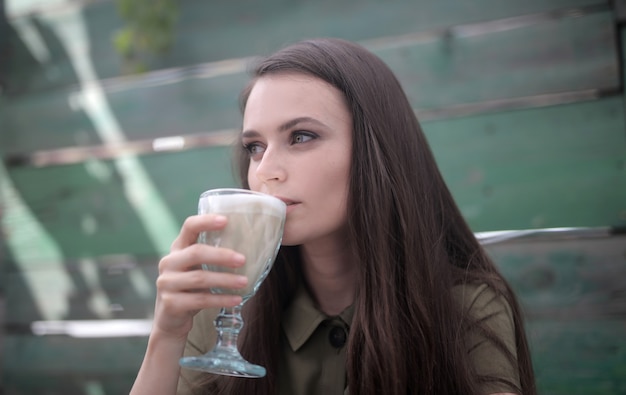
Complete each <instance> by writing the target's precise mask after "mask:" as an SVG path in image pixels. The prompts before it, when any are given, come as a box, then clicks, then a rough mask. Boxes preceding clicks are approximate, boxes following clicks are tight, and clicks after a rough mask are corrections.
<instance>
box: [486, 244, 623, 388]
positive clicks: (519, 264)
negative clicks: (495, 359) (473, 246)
mask: <svg viewBox="0 0 626 395" xmlns="http://www.w3.org/2000/svg"><path fill="white" fill-rule="evenodd" d="M625 246H626V236H625V235H621V236H614V237H609V238H590V239H560V240H527V241H517V242H516V241H510V242H507V243H503V244H495V245H491V246H489V247H488V251H489V253H490V255H491V256H492V258H493V259H494V261H495V262H496V263H497V265H498V266H499V267H500V270H501V271H502V273H503V275H504V276H505V277H506V278H507V279H508V280H509V281H510V282H511V285H512V286H513V288H514V289H515V290H516V292H517V295H518V297H519V299H520V301H521V303H522V305H523V307H524V310H525V313H526V316H527V318H528V325H527V332H528V335H529V338H530V345H531V353H532V357H533V364H534V367H535V372H536V375H537V386H538V388H539V393H542V394H563V395H565V394H568V395H571V394H580V395H583V394H607V395H608V394H622V393H625V392H624V391H625V390H626V384H625V383H626V369H624V367H626V352H625V351H626V338H625V337H624V328H625V327H626V283H625V282H624V281H623V279H624V278H625V277H626V254H625V253H626V249H625Z"/></svg>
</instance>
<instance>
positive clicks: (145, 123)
mask: <svg viewBox="0 0 626 395" xmlns="http://www.w3.org/2000/svg"><path fill="white" fill-rule="evenodd" d="M376 51H377V52H378V53H379V54H380V55H381V56H382V57H383V59H384V60H385V61H387V62H388V63H389V65H390V67H392V68H393V69H394V70H396V71H397V72H398V74H399V77H400V79H401V80H402V82H403V83H404V86H405V89H406V91H407V93H408V95H409V97H410V99H411V101H412V105H413V106H414V107H415V108H417V109H429V108H440V107H446V106H452V105H457V104H461V103H475V102H481V101H485V100H497V99H508V98H516V97H520V96H532V95H542V94H554V93H560V92H565V91H572V90H574V91H577V90H585V89H611V90H617V89H618V87H619V86H620V77H619V70H618V60H617V50H616V39H615V32H614V21H613V17H612V15H611V14H610V13H608V12H604V13H596V14H592V15H588V16H584V17H580V18H570V19H565V20H562V21H559V22H554V23H544V24H538V25H531V26H525V27H523V28H519V29H515V30H511V31H505V32H499V33H493V34H486V35H480V36H474V37H453V38H450V39H445V38H443V37H441V38H439V39H438V40H436V41H432V42H426V43H421V44H417V43H416V44H415V45H413V44H412V45H408V46H406V47H402V48H390V49H386V50H383V49H380V48H379V49H377V50H376ZM172 78H174V79H173V80H172V81H171V82H172V83H165V84H161V83H159V84H158V85H156V86H152V87H135V88H132V89H126V90H116V91H110V92H108V93H107V94H106V98H105V100H106V101H105V102H104V104H103V106H104V107H103V108H104V110H103V113H109V114H111V115H112V116H113V118H114V119H116V120H117V123H118V124H119V125H120V128H121V131H122V132H123V133H124V134H125V135H126V136H127V137H128V139H131V140H134V139H143V138H153V137H158V136H171V135H178V134H186V133H198V132H208V131H213V130H219V129H222V128H237V127H238V125H239V124H240V115H239V112H238V106H237V96H238V94H239V92H240V90H241V89H242V88H243V87H244V86H245V84H246V81H247V76H246V75H245V73H243V72H237V73H235V74H232V75H226V76H221V77H215V78H207V79H195V78H183V79H182V80H179V79H178V77H177V76H173V77H172ZM79 103H80V96H79V95H77V91H76V90H75V89H74V90H73V89H70V88H63V89H60V90H51V91H46V92H42V93H38V94H33V95H25V96H23V97H19V98H12V99H10V100H7V101H6V103H4V105H3V106H2V108H0V129H1V130H3V133H2V134H1V135H0V154H1V153H5V154H6V153H7V152H25V153H27V152H31V151H34V150H40V149H52V148H62V147H67V146H74V145H89V144H98V143H100V142H101V140H102V138H101V137H100V136H99V135H98V133H97V132H96V130H98V126H99V125H98V124H96V122H101V121H99V120H97V119H96V118H94V117H92V118H94V119H90V118H89V117H88V116H87V112H86V111H85V110H84V109H83V108H81V107H80V105H79ZM72 106H73V107H72ZM103 127H108V126H104V125H101V127H100V128H103Z"/></svg>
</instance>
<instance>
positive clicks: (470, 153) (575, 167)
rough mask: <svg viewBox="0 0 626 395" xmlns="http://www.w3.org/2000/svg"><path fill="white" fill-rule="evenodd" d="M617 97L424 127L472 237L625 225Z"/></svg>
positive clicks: (624, 144)
mask: <svg viewBox="0 0 626 395" xmlns="http://www.w3.org/2000/svg"><path fill="white" fill-rule="evenodd" d="M623 109H624V104H623V100H622V98H621V97H615V98H608V99H604V100H600V101H592V102H584V103H577V104H571V105H563V106H553V107H546V108H540V109H529V110H520V111H511V112H506V113H493V114H484V115H479V116H473V117H466V118H459V119H450V120H442V121H436V122H427V123H425V124H424V130H425V133H426V135H427V137H428V139H429V142H430V144H431V146H432V149H433V151H434V153H435V156H436V158H437V161H438V163H439V166H440V169H441V171H442V173H443V175H444V177H445V179H446V181H447V183H448V185H449V187H450V189H451V190H452V193H453V195H454V196H455V199H456V200H457V203H458V204H459V206H460V208H461V210H462V212H463V214H464V215H465V217H466V219H467V220H468V221H469V223H470V225H471V226H472V229H474V231H485V230H498V229H526V228H538V227H539V228H540V227H563V226H607V225H615V226H617V225H624V224H626V172H625V166H626V136H625V134H624V130H625V129H626V126H625V125H624V112H623V111H624V110H623Z"/></svg>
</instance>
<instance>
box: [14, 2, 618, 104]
mask: <svg viewBox="0 0 626 395" xmlns="http://www.w3.org/2000/svg"><path fill="white" fill-rule="evenodd" d="M179 5H180V19H179V23H178V25H177V26H176V30H175V33H174V34H175V42H174V45H173V47H172V49H171V51H170V52H169V53H167V54H166V55H164V56H161V57H156V58H155V59H153V60H152V62H151V64H150V66H151V67H152V68H153V69H162V68H170V67H179V66H185V65H189V64H195V63H202V62H207V61H215V60H221V59H227V58H239V57H244V56H250V55H253V54H263V53H266V52H268V51H269V50H273V49H275V48H277V47H279V46H282V45H283V44H284V43H285V42H286V41H293V40H296V39H300V38H305V37H317V36H334V37H342V38H346V39H351V40H366V39H372V38H378V37H381V36H393V35H399V34H406V33H410V32H415V31H427V30H437V29H442V28H445V27H449V26H454V25H459V24H468V23H478V22H482V21H489V20H493V19H500V18H509V17H514V16H518V15H526V14H535V13H542V12H549V11H553V10H558V9H563V8H579V7H589V6H607V5H608V2H607V1H606V0H549V1H548V0H544V1H542V0H527V1H518V0H508V1H498V0H477V1H474V2H472V3H460V2H458V1H455V0H439V1H432V0H420V1H417V2H415V1H410V0H394V1H386V2H384V3H381V2H378V1H375V0H366V1H360V2H359V3H358V4H355V3H353V2H350V1H347V0H340V1H328V0H326V1H322V2H315V3H310V2H305V1H295V2H291V3H289V5H286V4H285V3H284V1H281V0H269V1H264V2H262V3H259V2H257V1H253V0H246V1H241V2H238V3H237V4H236V5H233V3H232V2H229V1H226V0H219V1H211V2H206V1H201V0H200V1H199V0H194V1H191V0H186V1H181V2H179ZM13 8H16V6H14V7H13ZM26 15H27V16H26V17H18V18H15V19H17V21H16V20H15V19H14V20H13V21H12V23H13V24H14V25H17V22H18V21H19V22H20V23H29V24H30V25H31V26H32V27H33V28H34V30H35V31H37V32H38V34H40V35H41V36H42V41H43V42H44V44H45V46H46V47H47V50H48V52H49V53H50V58H49V59H48V60H47V61H46V62H45V63H44V64H41V63H39V62H38V61H36V60H35V59H34V57H33V56H32V55H30V54H29V52H28V50H27V48H26V47H25V46H24V44H23V43H22V42H21V40H20V38H19V35H18V33H17V32H16V31H15V30H14V29H12V30H10V31H9V34H8V36H9V40H10V46H11V47H12V48H14V52H13V57H14V59H13V60H14V61H15V62H14V63H13V62H12V64H13V65H14V67H13V71H12V73H11V78H7V83H8V86H7V88H8V89H9V90H10V91H13V92H28V91H33V90H39V89H44V88H50V87H53V86H64V85H67V84H68V83H73V82H75V81H76V76H75V74H74V72H73V67H72V65H71V62H70V60H69V59H68V58H67V54H66V49H64V48H63V45H62V43H61V42H59V38H57V37H55V35H54V33H53V30H52V28H51V26H50V22H49V20H48V18H49V17H51V16H53V15H54V14H52V13H51V12H50V11H48V12H46V11H43V12H36V13H35V14H34V15H35V17H34V18H33V16H32V15H31V14H26ZM76 15H77V16H78V17H79V18H80V21H81V22H83V23H84V24H85V25H86V28H87V33H88V37H87V40H88V43H89V50H90V54H91V55H92V59H97V62H94V63H95V67H96V72H97V74H98V76H100V77H101V78H109V77H114V76H117V75H119V74H120V66H121V62H120V57H119V55H118V54H117V53H116V52H115V50H114V48H113V45H112V43H111V37H112V36H113V34H114V33H115V31H116V30H117V29H119V28H120V27H121V26H122V20H121V19H120V17H119V16H118V14H117V11H116V9H115V3H114V2H94V3H92V4H89V5H88V6H86V7H85V8H83V9H82V10H80V11H79V12H78V13H77V14H76ZM61 23H67V21H65V22H63V21H61ZM225 38H226V39H225ZM72 39H73V40H75V41H76V42H78V40H84V39H85V38H84V37H80V36H76V35H74V36H72ZM76 42H71V43H69V45H75V44H76ZM17 66H19V67H17Z"/></svg>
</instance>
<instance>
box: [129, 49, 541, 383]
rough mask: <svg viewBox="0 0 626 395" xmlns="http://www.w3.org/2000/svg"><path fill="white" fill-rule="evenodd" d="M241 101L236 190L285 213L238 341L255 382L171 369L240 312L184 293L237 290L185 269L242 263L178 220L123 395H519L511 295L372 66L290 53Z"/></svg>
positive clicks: (206, 296) (412, 124) (419, 135)
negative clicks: (256, 371) (218, 320)
mask: <svg viewBox="0 0 626 395" xmlns="http://www.w3.org/2000/svg"><path fill="white" fill-rule="evenodd" d="M241 106H242V111H243V129H242V133H241V142H240V144H239V145H238V148H237V158H238V167H239V171H240V177H241V182H242V186H243V187H245V188H249V189H252V190H255V191H260V192H264V193H268V194H271V195H274V196H277V197H279V198H280V199H282V200H283V201H285V203H287V205H288V211H287V220H286V224H285V232H284V237H283V245H282V247H281V249H280V252H279V254H278V257H277V259H276V262H275V264H274V267H273V269H272V270H271V272H270V274H269V275H268V277H267V279H266V280H265V281H264V282H263V283H262V285H261V287H260V289H259V291H258V292H257V294H256V296H254V297H253V298H252V299H251V300H250V301H248V302H247V303H246V305H245V307H244V318H245V323H246V325H245V327H244V328H243V330H242V334H241V336H240V349H241V352H242V354H243V356H244V357H245V358H246V359H247V360H249V361H251V362H253V363H257V364H260V365H262V366H265V367H266V368H267V372H268V373H267V376H266V377H264V378H262V379H242V378H234V377H228V376H215V375H209V374H203V373H195V372H193V371H188V370H183V371H182V372H181V370H180V369H179V367H178V359H179V358H180V357H181V356H182V355H183V352H184V353H185V354H188V355H199V354H202V353H204V352H206V351H208V349H210V348H211V347H212V345H213V344H214V335H213V333H214V328H213V324H212V319H213V317H214V315H215V313H216V309H217V308H219V307H221V306H233V305H236V304H238V303H239V301H240V299H239V297H236V296H228V295H216V294H211V293H209V292H208V291H207V292H198V291H197V290H198V289H209V287H216V286H219V287H222V288H228V287H230V288H233V289H236V288H241V287H243V286H245V285H246V284H245V281H246V280H245V278H241V277H238V276H236V275H229V274H224V273H213V272H207V271H197V270H190V269H192V268H194V267H196V266H197V265H198V264H200V263H203V262H211V263H214V264H220V265H224V266H238V265H242V264H243V261H244V260H245V258H244V257H242V256H240V255H238V254H236V253H235V252H233V251H230V250H224V249H219V248H214V247H210V246H206V245H199V244H196V239H197V236H198V234H199V233H200V232H202V231H207V230H215V229H220V228H221V227H223V226H224V224H225V220H224V219H223V218H219V217H215V216H211V215H204V216H192V217H190V218H188V219H187V220H186V221H185V223H184V225H183V227H182V229H181V232H180V235H179V237H178V238H177V239H176V241H174V243H173V245H172V250H171V253H170V254H169V255H167V256H166V257H164V258H163V259H162V260H161V262H160V274H159V278H158V279H157V301H156V309H155V318H154V327H153V331H152V334H151V336H150V339H149V343H148V349H147V351H146V356H145V359H144V362H143V364H142V367H141V369H140V372H139V374H138V377H137V380H136V382H135V386H134V387H133V390H132V392H131V393H132V394H136V395H138V394H156V393H161V394H174V393H177V391H178V393H179V394H192V393H193V394H195V393H197V394H267V395H269V394H321V393H324V394H327V395H330V394H344V393H347V392H349V393H351V394H395V395H399V394H504V393H507V394H518V395H534V394H535V392H536V391H535V386H534V377H533V370H532V364H531V359H530V353H529V349H528V345H527V340H526V335H525V332H524V327H523V320H522V316H521V313H520V307H519V305H518V303H517V301H516V298H515V296H514V294H513V292H512V290H511V289H510V287H509V285H508V284H507V282H506V281H505V279H503V278H502V276H501V275H500V274H499V272H498V270H497V269H496V267H495V266H494V264H493V263H492V262H491V260H490V259H489V257H488V256H487V255H486V253H485V251H484V250H483V249H482V247H481V246H480V244H479V243H478V242H477V240H476V238H475V237H474V234H473V233H472V231H471V229H470V228H469V226H468V225H467V223H466V222H465V220H464V218H463V216H462V215H461V212H460V211H459V209H458V207H457V206H456V204H455V202H454V200H453V197H452V195H451V194H450V192H449V190H448V188H447V186H446V184H445V182H444V180H443V178H442V176H441V174H440V172H439V170H438V168H437V165H436V162H435V158H434V157H433V154H432V152H431V150H430V148H429V146H428V143H427V141H426V138H425V137H424V134H423V132H422V130H421V128H420V125H419V123H418V121H417V118H416V116H415V114H414V112H413V109H412V108H411V106H410V104H409V101H408V99H407V97H406V95H405V93H404V91H403V89H402V87H401V86H400V84H399V82H398V81H397V79H396V77H395V76H394V74H393V73H392V71H391V70H390V69H389V68H388V67H387V66H386V65H385V64H384V62H383V61H382V60H380V59H379V58H378V57H376V56H375V55H373V54H372V53H370V52H369V51H367V50H366V49H364V48H362V47H361V46H359V45H357V44H354V43H350V42H347V41H343V40H339V39H317V40H308V41H303V42H299V43H296V44H293V45H291V46H288V47H286V48H284V49H282V50H280V51H278V52H276V53H275V54H273V55H271V56H269V57H267V58H265V59H263V60H261V61H260V62H259V64H258V65H257V67H256V69H255V70H254V74H253V78H252V80H251V82H250V84H249V85H248V87H247V88H246V89H245V90H244V92H243V93H242V96H241ZM212 336H213V338H212ZM183 350H184V351H183ZM179 375H181V376H180V379H179ZM177 388H178V389H177Z"/></svg>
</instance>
